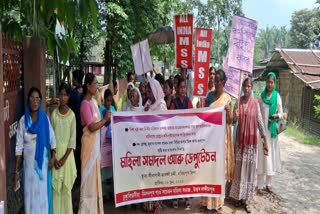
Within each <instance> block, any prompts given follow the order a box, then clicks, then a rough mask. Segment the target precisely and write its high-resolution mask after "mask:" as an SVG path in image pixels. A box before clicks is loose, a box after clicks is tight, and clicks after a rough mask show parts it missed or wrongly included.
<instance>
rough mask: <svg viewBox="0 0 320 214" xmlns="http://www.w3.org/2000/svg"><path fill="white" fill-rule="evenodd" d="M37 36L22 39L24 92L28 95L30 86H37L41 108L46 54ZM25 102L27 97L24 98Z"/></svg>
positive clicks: (44, 99) (43, 93)
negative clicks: (40, 95)
mask: <svg viewBox="0 0 320 214" xmlns="http://www.w3.org/2000/svg"><path fill="white" fill-rule="evenodd" d="M45 53H46V52H45V47H44V44H43V42H41V40H40V39H39V38H35V37H30V36H27V37H25V39H24V41H23V70H24V71H23V73H24V94H25V96H28V92H29V89H30V88H31V87H37V88H39V89H40V91H41V94H42V108H43V109H44V110H45V108H46V55H45ZM25 101H26V102H27V99H25Z"/></svg>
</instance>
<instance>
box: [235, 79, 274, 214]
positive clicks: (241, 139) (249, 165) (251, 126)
mask: <svg viewBox="0 0 320 214" xmlns="http://www.w3.org/2000/svg"><path fill="white" fill-rule="evenodd" d="M252 86H253V82H252V80H251V79H250V78H246V79H245V80H244V81H243V83H242V89H243V92H244V96H242V97H240V102H239V108H238V107H237V106H236V107H235V111H234V114H233V121H234V122H235V121H237V120H238V122H239V123H238V128H237V139H236V144H235V147H234V149H235V167H234V177H233V180H232V184H231V189H230V196H231V197H232V198H234V199H237V200H239V202H238V204H237V205H238V206H244V208H245V210H246V211H247V212H248V213H251V207H250V201H252V199H253V193H254V181H255V174H256V165H257V154H258V142H259V140H258V134H260V136H261V138H263V153H264V155H268V144H267V139H266V136H265V129H264V124H263V119H262V115H261V112H260V107H259V102H258V101H257V100H256V99H255V98H253V97H252V96H251V92H252ZM258 130H259V133H258Z"/></svg>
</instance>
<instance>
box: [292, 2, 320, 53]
mask: <svg viewBox="0 0 320 214" xmlns="http://www.w3.org/2000/svg"><path fill="white" fill-rule="evenodd" d="M318 3H319V1H318ZM319 29H320V10H319V9H318V8H315V9H312V10H309V9H304V10H300V11H297V12H294V13H293V15H292V18H291V30H290V36H291V42H292V45H293V46H294V47H295V48H319V47H320V45H319V40H320V30H319Z"/></svg>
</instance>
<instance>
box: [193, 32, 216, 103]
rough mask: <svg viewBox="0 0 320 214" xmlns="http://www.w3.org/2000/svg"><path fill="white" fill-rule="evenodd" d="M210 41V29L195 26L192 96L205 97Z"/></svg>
mask: <svg viewBox="0 0 320 214" xmlns="http://www.w3.org/2000/svg"><path fill="white" fill-rule="evenodd" d="M211 41H212V30H211V29H206V28H196V39H195V44H194V45H195V60H194V72H195V73H194V89H193V96H199V97H205V96H206V95H207V93H208V87H207V85H208V78H209V66H210V50H211Z"/></svg>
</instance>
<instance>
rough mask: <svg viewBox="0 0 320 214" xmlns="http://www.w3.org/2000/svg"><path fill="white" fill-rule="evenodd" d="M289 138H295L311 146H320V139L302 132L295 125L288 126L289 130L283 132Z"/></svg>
mask: <svg viewBox="0 0 320 214" xmlns="http://www.w3.org/2000/svg"><path fill="white" fill-rule="evenodd" d="M283 133H285V135H287V136H291V137H294V138H295V139H296V140H297V141H299V142H301V143H304V144H310V145H318V146H320V137H316V136H312V135H310V134H307V133H305V132H303V131H302V129H301V128H299V127H298V126H294V125H292V124H291V125H288V126H287V129H286V130H285V131H284V132H283Z"/></svg>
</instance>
